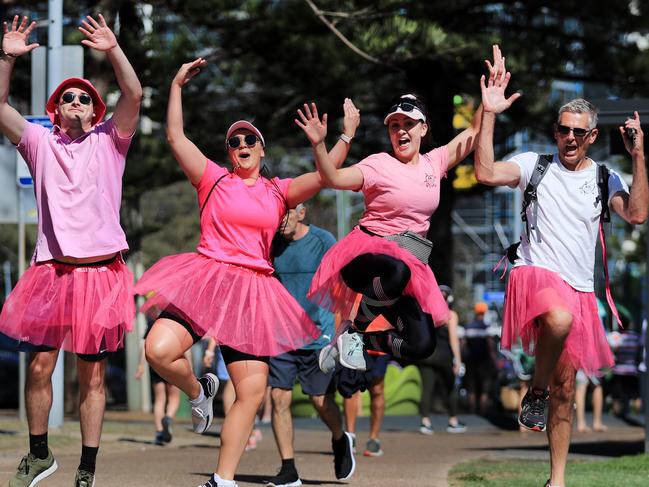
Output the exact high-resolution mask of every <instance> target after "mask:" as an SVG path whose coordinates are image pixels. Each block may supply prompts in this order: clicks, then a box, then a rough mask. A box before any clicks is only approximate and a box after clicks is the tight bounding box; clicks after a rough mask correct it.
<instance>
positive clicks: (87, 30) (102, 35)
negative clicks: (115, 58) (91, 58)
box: [79, 14, 117, 51]
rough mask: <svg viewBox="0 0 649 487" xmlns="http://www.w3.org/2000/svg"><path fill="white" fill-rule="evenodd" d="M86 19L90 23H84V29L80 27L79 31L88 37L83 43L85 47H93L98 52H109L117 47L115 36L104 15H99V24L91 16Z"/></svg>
mask: <svg viewBox="0 0 649 487" xmlns="http://www.w3.org/2000/svg"><path fill="white" fill-rule="evenodd" d="M86 18H87V19H88V21H87V22H86V21H85V20H84V21H82V22H81V23H82V25H83V27H79V30H80V31H81V32H82V33H83V35H85V36H86V37H87V39H84V40H82V41H81V43H82V44H83V45H84V46H88V47H92V48H93V49H96V50H98V51H109V50H111V49H112V48H113V47H115V46H116V45H117V39H116V38H115V34H113V31H112V30H110V28H109V27H108V25H107V24H106V19H104V16H103V15H101V14H99V22H97V21H96V20H95V19H93V18H92V17H91V16H90V15H88V16H86Z"/></svg>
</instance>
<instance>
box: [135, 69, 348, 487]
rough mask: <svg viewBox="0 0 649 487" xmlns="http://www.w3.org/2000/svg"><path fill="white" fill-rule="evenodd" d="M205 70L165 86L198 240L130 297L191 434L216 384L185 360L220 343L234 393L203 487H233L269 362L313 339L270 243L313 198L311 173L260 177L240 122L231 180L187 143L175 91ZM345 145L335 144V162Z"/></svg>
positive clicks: (255, 144) (247, 126) (170, 134)
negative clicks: (278, 273)
mask: <svg viewBox="0 0 649 487" xmlns="http://www.w3.org/2000/svg"><path fill="white" fill-rule="evenodd" d="M206 64H207V62H206V61H205V60H204V59H202V58H198V59H195V60H194V61H192V62H189V63H186V64H183V65H182V66H181V68H180V69H179V71H178V73H177V74H176V76H175V77H174V79H173V81H172V83H171V89H170V93H169V103H168V111H167V139H168V141H169V144H170V146H171V149H172V151H173V154H174V156H175V158H176V160H177V161H178V163H179V164H180V166H181V168H182V169H183V171H184V172H185V174H186V175H187V177H188V179H189V181H190V182H191V183H192V185H193V186H194V187H195V188H196V190H197V193H198V202H199V208H200V214H199V215H200V223H201V238H200V242H199V244H198V247H197V252H194V253H185V254H179V255H173V256H169V257H165V258H163V259H161V260H160V261H159V262H157V263H156V264H155V265H154V266H153V267H151V268H150V269H149V270H147V272H145V273H144V275H143V276H142V278H141V279H140V280H139V282H138V283H137V285H136V287H135V291H136V293H137V294H141V295H144V296H146V295H151V296H152V297H151V298H150V299H148V300H147V302H146V303H145V305H144V307H143V310H144V311H145V312H146V311H148V310H152V312H154V311H153V310H156V309H158V310H163V311H162V313H160V314H159V315H157V316H152V317H153V318H157V319H156V321H155V323H154V325H153V328H152V329H151V332H150V333H149V336H148V337H147V340H146V343H145V347H146V348H145V350H146V356H147V360H148V361H149V363H150V364H151V365H152V366H153V368H154V369H155V370H156V372H158V374H160V376H162V377H164V378H165V379H166V380H167V381H168V382H170V383H172V384H174V385H176V386H178V387H179V388H180V389H181V390H182V391H183V392H184V393H185V394H187V396H188V397H189V398H190V401H191V404H192V421H193V425H194V431H196V432H198V433H203V432H205V431H207V429H208V428H209V427H210V425H211V423H212V419H213V412H212V402H213V400H214V396H215V394H216V391H217V390H218V379H217V377H216V376H215V375H214V374H211V373H208V374H206V375H205V376H203V377H202V378H201V379H200V380H198V379H197V378H196V377H195V375H194V373H193V372H192V370H191V367H190V365H189V363H188V361H187V360H186V359H185V358H184V353H185V351H186V350H188V349H189V348H190V347H191V346H192V345H193V344H194V343H196V342H197V341H198V340H200V339H201V338H202V337H203V336H205V335H207V336H210V337H213V338H215V339H216V340H217V342H218V343H219V345H220V347H221V348H220V349H221V353H222V354H223V359H224V361H225V363H226V365H227V369H228V374H229V375H230V378H231V379H232V384H233V385H234V388H235V400H234V403H233V404H232V407H231V408H230V410H229V411H228V414H227V415H226V417H225V420H224V422H223V426H222V429H221V449H220V450H219V457H218V462H217V466H216V469H215V472H214V474H213V475H212V476H211V477H210V479H209V480H207V481H206V482H205V483H204V484H203V486H202V487H215V486H218V487H224V486H233V485H236V484H235V482H234V474H235V472H236V469H237V466H238V464H239V461H240V459H241V456H242V454H243V452H244V449H245V446H246V443H247V441H248V438H249V435H250V432H251V431H252V428H253V425H254V420H255V416H256V414H257V411H258V410H259V406H260V404H261V402H262V401H263V398H264V393H265V391H266V384H267V381H268V363H269V357H270V356H275V355H279V354H281V353H284V352H287V351H289V350H295V349H298V348H300V347H302V346H303V345H305V344H307V343H309V342H311V341H313V340H314V339H315V338H317V336H318V335H319V332H318V329H317V327H316V326H315V325H314V323H313V322H312V321H311V319H310V318H309V316H308V315H307V313H306V312H305V311H304V310H303V309H302V308H301V306H300V305H299V303H298V302H297V301H296V300H295V298H293V297H292V296H291V295H290V294H289V293H288V291H287V290H286V288H285V287H284V286H282V284H281V283H280V282H279V280H277V279H276V278H275V277H274V276H273V275H272V274H273V267H272V264H271V255H270V254H271V243H272V240H273V237H274V235H275V233H276V232H277V230H278V228H279V226H280V223H281V222H282V219H283V217H284V215H285V214H286V212H287V211H288V210H289V209H290V208H295V206H297V205H298V204H299V203H302V202H303V201H305V200H307V199H308V198H310V197H312V196H314V195H315V194H316V193H317V192H318V191H319V190H320V189H321V188H322V183H321V180H320V177H319V175H318V173H317V172H312V173H307V174H303V175H301V176H299V177H297V178H294V179H280V178H268V177H266V176H264V175H263V174H262V167H261V161H262V158H263V157H264V155H265V153H264V151H265V140H264V137H263V135H262V133H261V131H260V130H259V129H258V128H257V127H255V126H254V125H253V124H252V123H250V122H249V121H245V120H239V121H237V122H235V123H233V124H232V125H231V126H230V128H229V129H228V131H227V133H226V136H225V147H226V149H227V153H228V158H229V159H230V163H231V165H232V170H231V171H228V170H227V169H225V168H223V167H221V166H219V165H217V164H216V163H214V162H212V161H210V160H209V159H208V158H207V157H206V156H205V155H204V154H203V153H202V152H201V151H200V149H199V148H198V147H197V146H196V145H194V143H193V142H192V141H191V140H189V139H188V138H187V136H186V135H185V131H184V126H183V114H182V88H183V86H184V85H185V84H187V83H188V82H189V81H190V80H191V79H192V78H193V77H194V76H195V75H196V74H198V72H199V71H200V69H201V68H202V67H204V66H205V65H206ZM348 148H349V145H348V144H347V143H345V142H344V141H339V142H338V144H336V146H335V147H334V148H333V149H332V159H334V160H335V161H340V164H341V163H342V161H343V160H344V158H345V157H346V155H347V151H348Z"/></svg>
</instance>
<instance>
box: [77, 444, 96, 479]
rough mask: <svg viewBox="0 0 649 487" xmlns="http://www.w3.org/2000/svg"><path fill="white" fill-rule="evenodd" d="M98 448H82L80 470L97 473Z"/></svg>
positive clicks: (84, 446) (83, 446)
mask: <svg viewBox="0 0 649 487" xmlns="http://www.w3.org/2000/svg"><path fill="white" fill-rule="evenodd" d="M98 451H99V447H98V446H86V445H82V446H81V462H80V463H79V470H85V471H86V472H90V473H95V465H96V464H97V452H98Z"/></svg>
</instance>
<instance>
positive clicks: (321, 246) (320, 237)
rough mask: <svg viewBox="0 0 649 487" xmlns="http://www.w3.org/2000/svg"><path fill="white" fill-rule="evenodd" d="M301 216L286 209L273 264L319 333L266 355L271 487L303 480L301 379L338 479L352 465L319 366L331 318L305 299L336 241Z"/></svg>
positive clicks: (301, 211) (326, 377) (349, 472)
mask: <svg viewBox="0 0 649 487" xmlns="http://www.w3.org/2000/svg"><path fill="white" fill-rule="evenodd" d="M357 113H358V112H356V115H357ZM348 125H351V127H348ZM357 126H358V116H356V117H354V118H353V119H352V120H348V117H345V133H350V134H351V135H352V136H353V135H354V133H355V131H356V127H357ZM305 216H306V208H305V206H304V205H301V204H300V205H298V206H297V207H296V208H295V209H294V210H289V212H288V214H287V215H286V216H285V217H284V222H283V223H282V225H281V226H280V229H281V235H280V234H278V236H277V237H276V238H275V243H274V245H273V255H274V260H273V265H274V267H275V271H276V273H277V277H278V278H279V280H280V281H281V282H282V284H284V286H286V289H288V292H289V293H291V295H292V296H293V297H295V299H297V301H298V302H299V303H300V304H301V305H302V307H303V308H304V309H305V310H306V311H307V313H308V314H309V316H310V317H311V319H312V320H313V322H314V323H316V325H317V326H318V328H319V330H320V336H319V337H318V338H317V339H316V340H315V341H314V342H312V343H310V344H308V345H306V346H305V347H302V348H301V349H299V350H294V351H290V352H286V353H284V354H282V355H278V356H276V357H272V358H271V359H270V376H269V379H268V383H269V385H270V387H271V399H272V402H273V408H272V411H273V415H272V425H273V434H274V435H275V441H276V443H277V449H278V450H279V455H280V457H281V460H282V466H281V468H280V470H279V472H278V473H277V475H276V476H275V477H273V478H271V479H270V480H269V482H268V485H269V486H275V487H293V486H297V485H301V483H302V481H301V480H300V476H299V475H298V472H297V468H296V466H295V452H294V449H293V443H294V434H293V418H292V416H291V401H292V395H293V385H294V384H295V381H296V380H298V381H299V382H300V385H301V387H302V391H303V392H304V393H305V394H307V395H308V396H309V399H310V400H311V404H313V407H314V408H315V410H316V411H317V413H318V415H319V416H320V418H321V419H322V421H323V422H324V423H325V425H327V427H328V428H329V430H330V431H331V435H332V437H331V446H332V450H333V453H334V470H335V475H336V478H337V479H338V480H348V479H350V478H351V477H352V475H353V474H354V470H355V468H356V462H355V459H354V455H353V453H352V438H351V436H350V435H349V434H348V433H346V432H345V431H344V430H343V423H342V415H341V413H340V409H339V408H338V405H337V404H336V401H335V398H334V389H333V388H332V387H331V386H332V380H331V379H332V375H333V372H329V373H325V372H323V371H322V370H320V367H319V366H318V356H319V354H320V350H321V349H322V347H324V346H325V345H327V344H329V342H330V341H331V338H332V337H333V334H334V317H333V315H332V314H331V313H330V312H329V311H327V310H324V309H322V308H320V307H319V306H317V305H316V304H314V303H312V302H310V301H309V300H308V299H307V297H306V294H307V291H308V290H309V286H310V285H311V280H312V279H313V274H315V271H316V269H317V268H318V266H319V265H320V261H321V260H322V257H323V256H324V254H325V253H326V252H327V250H329V249H330V248H331V247H332V246H333V245H334V244H335V243H336V239H335V238H334V236H333V235H332V234H331V233H329V232H327V231H326V230H323V229H321V228H318V227H317V226H315V225H307V224H305V223H304V218H305Z"/></svg>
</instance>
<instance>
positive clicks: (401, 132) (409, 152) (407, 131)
mask: <svg viewBox="0 0 649 487" xmlns="http://www.w3.org/2000/svg"><path fill="white" fill-rule="evenodd" d="M426 132H428V125H427V124H425V123H424V122H422V121H421V120H413V119H412V118H410V117H408V116H406V115H403V114H400V113H399V114H395V115H393V116H392V117H390V119H389V120H388V135H389V136H390V143H391V144H392V152H393V153H394V156H395V157H396V158H397V159H399V161H401V162H403V163H405V164H407V163H409V162H411V161H413V160H414V159H415V157H417V156H418V155H419V148H420V147H421V139H422V138H423V137H424V135H426Z"/></svg>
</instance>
